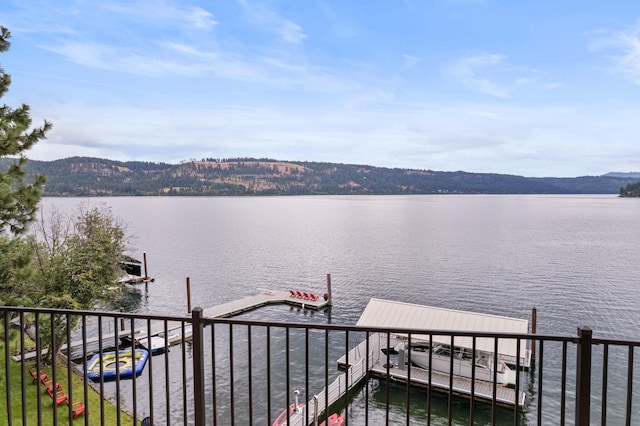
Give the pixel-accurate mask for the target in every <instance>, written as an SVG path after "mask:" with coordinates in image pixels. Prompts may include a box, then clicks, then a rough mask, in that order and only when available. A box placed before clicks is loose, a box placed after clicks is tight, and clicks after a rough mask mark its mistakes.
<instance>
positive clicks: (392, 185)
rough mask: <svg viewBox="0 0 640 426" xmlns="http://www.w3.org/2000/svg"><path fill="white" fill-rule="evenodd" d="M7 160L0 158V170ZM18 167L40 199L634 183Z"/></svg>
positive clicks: (590, 187)
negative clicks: (36, 180) (36, 181)
mask: <svg viewBox="0 0 640 426" xmlns="http://www.w3.org/2000/svg"><path fill="white" fill-rule="evenodd" d="M11 161H12V160H11V159H7V158H2V159H0V169H2V170H5V169H6V168H7V167H8V164H10V163H11ZM26 171H27V173H28V174H34V173H38V174H43V175H45V176H47V178H48V179H47V184H46V185H45V187H44V196H123V195H137V196H150V195H154V196H158V195H208V196H212V195H329V194H336V195H357V194H368V195H374V194H375V195H383V194H387V195H392V194H617V193H620V190H621V188H623V187H624V186H625V185H628V184H630V183H635V182H637V181H639V180H640V174H638V175H639V176H638V177H635V174H634V173H631V175H632V176H627V174H626V173H616V172H611V173H607V174H605V175H601V176H581V177H575V178H555V177H546V178H533V177H523V176H518V175H509V174H498V173H471V172H464V171H455V172H443V171H434V170H429V169H402V168H386V167H376V166H368V165H358V164H343V163H328V162H311V161H280V160H274V159H268V158H250V157H247V158H231V159H212V158H208V159H201V160H189V161H183V162H181V163H179V164H169V163H162V162H145V161H117V160H109V159H101V158H95V157H69V158H65V159H59V160H51V161H40V160H29V162H28V163H27V167H26Z"/></svg>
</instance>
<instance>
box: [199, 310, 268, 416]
mask: <svg viewBox="0 0 640 426" xmlns="http://www.w3.org/2000/svg"><path fill="white" fill-rule="evenodd" d="M216 371H217V369H216V323H215V322H214V323H212V324H211V383H212V387H213V389H212V391H211V393H212V395H211V399H212V403H213V425H214V426H215V425H217V424H218V401H217V398H216V394H217V393H218V392H217V390H218V386H217V383H216V380H217V375H216ZM268 378H269V375H268V372H267V380H268Z"/></svg>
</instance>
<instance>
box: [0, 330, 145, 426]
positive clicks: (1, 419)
mask: <svg viewBox="0 0 640 426" xmlns="http://www.w3.org/2000/svg"><path fill="white" fill-rule="evenodd" d="M14 347H16V345H15V342H14V341H12V342H11V343H10V348H14ZM0 366H2V373H1V374H0V424H5V422H6V421H7V407H6V400H7V393H6V383H7V380H6V377H5V374H6V373H5V347H4V342H3V341H0ZM29 368H31V369H32V370H33V371H35V361H33V362H27V363H26V364H25V373H24V375H23V374H22V371H21V363H19V362H14V361H13V360H9V369H10V372H9V374H10V384H11V388H10V392H11V418H12V421H13V424H14V425H22V424H28V425H37V424H38V400H37V398H38V395H37V392H38V386H36V385H35V384H33V379H32V377H31V376H30V375H29ZM67 371H68V370H67V367H66V365H59V366H57V367H56V381H57V382H58V383H60V385H62V388H63V390H64V391H65V393H66V390H67V389H68V387H67ZM43 372H44V373H46V374H47V375H48V376H49V377H51V368H45V369H43ZM23 383H24V388H25V402H26V409H27V411H26V413H27V415H26V419H24V421H23V418H22V387H23ZM71 385H72V389H73V402H76V401H83V402H84V403H85V406H86V407H88V409H89V411H90V413H89V415H88V417H87V418H88V421H89V424H90V425H100V424H101V419H100V402H101V398H100V395H99V394H98V393H97V392H96V391H94V390H93V389H92V388H91V387H89V392H88V394H89V399H88V401H84V383H83V381H82V380H81V378H80V377H78V376H77V375H76V374H73V375H72V384H71ZM40 404H41V405H40V407H41V411H40V413H41V418H42V424H44V425H53V424H54V423H53V413H54V410H55V411H56V413H57V421H58V424H61V425H63V424H64V425H66V424H69V410H68V407H67V405H66V404H61V405H60V406H58V408H57V409H55V408H54V405H53V401H52V400H51V398H50V397H49V395H47V392H46V389H45V387H44V386H42V385H41V386H40ZM120 422H121V424H123V425H134V424H136V423H137V422H134V420H133V418H132V417H131V416H129V415H127V414H125V413H121V414H120ZM74 423H75V424H78V425H84V424H85V415H81V416H80V417H78V418H77V419H76V420H75V422H74ZM104 424H106V425H117V424H118V422H117V411H116V407H115V406H113V405H112V404H110V403H109V402H106V401H105V402H104Z"/></svg>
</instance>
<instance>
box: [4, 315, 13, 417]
mask: <svg viewBox="0 0 640 426" xmlns="http://www.w3.org/2000/svg"><path fill="white" fill-rule="evenodd" d="M3 323H4V324H3V329H4V342H5V343H4V359H5V362H4V377H5V382H4V385H5V395H6V398H5V405H6V406H7V425H8V426H12V425H13V420H12V417H13V416H12V414H11V370H10V369H9V359H10V358H9V357H10V355H11V352H10V351H9V346H10V345H9V311H5V312H4V315H3Z"/></svg>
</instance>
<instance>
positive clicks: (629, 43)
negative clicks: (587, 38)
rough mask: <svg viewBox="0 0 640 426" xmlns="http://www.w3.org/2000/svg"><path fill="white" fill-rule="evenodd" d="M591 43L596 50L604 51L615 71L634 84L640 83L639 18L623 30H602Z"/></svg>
mask: <svg viewBox="0 0 640 426" xmlns="http://www.w3.org/2000/svg"><path fill="white" fill-rule="evenodd" d="M600 34H601V37H600V38H598V39H597V40H595V41H594V42H593V43H591V45H590V47H591V48H592V49H593V50H596V51H604V52H605V54H607V56H609V58H610V59H611V61H612V62H613V64H614V68H615V71H616V72H618V73H620V74H622V75H624V76H625V77H626V78H627V79H629V80H630V81H632V82H633V83H634V84H638V85H640V20H639V21H638V22H637V23H636V25H635V26H634V27H632V28H629V29H627V30H625V31H603V32H601V33H600Z"/></svg>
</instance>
